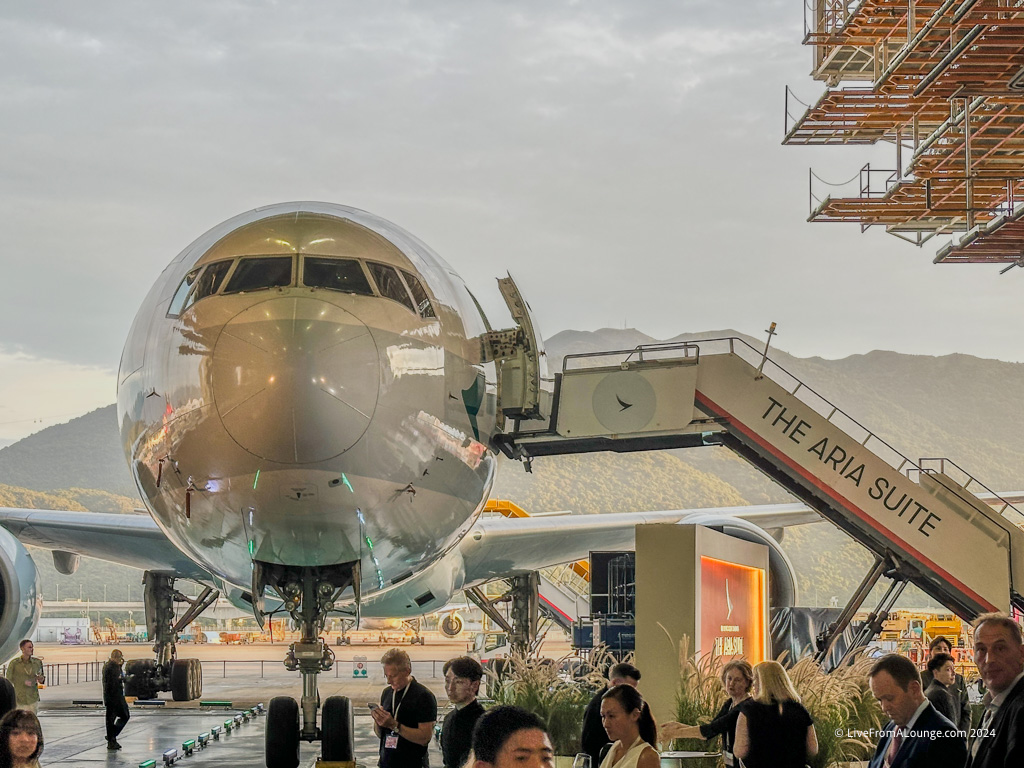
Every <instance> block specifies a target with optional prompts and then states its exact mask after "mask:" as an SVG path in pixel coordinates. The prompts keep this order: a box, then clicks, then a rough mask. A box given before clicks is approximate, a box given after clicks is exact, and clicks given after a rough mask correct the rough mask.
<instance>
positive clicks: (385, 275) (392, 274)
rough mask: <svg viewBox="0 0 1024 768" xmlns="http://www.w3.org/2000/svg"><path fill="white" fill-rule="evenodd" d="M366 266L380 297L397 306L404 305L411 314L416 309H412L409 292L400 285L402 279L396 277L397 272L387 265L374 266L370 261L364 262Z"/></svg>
mask: <svg viewBox="0 0 1024 768" xmlns="http://www.w3.org/2000/svg"><path fill="white" fill-rule="evenodd" d="M366 266H367V267H368V268H369V270H370V274H371V275H373V279H374V281H375V282H376V283H377V290H378V291H380V295H381V296H384V297H385V298H388V299H393V300H394V301H397V302H398V303H399V304H404V305H405V306H407V307H408V308H409V309H411V310H412V311H413V312H415V311H416V308H415V307H413V304H412V299H410V298H409V292H408V291H407V290H405V286H404V285H403V284H402V278H400V277H399V276H398V270H397V269H395V268H394V267H392V266H391V265H389V264H375V263H374V262H372V261H368V262H366Z"/></svg>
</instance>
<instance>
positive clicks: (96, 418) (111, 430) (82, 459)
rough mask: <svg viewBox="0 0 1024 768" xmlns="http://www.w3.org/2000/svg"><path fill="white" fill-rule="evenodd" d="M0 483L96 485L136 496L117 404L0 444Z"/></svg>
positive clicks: (41, 488)
mask: <svg viewBox="0 0 1024 768" xmlns="http://www.w3.org/2000/svg"><path fill="white" fill-rule="evenodd" d="M0 483H6V484H7V485H14V486H18V487H20V488H31V489H32V490H35V491H54V490H59V489H61V488H98V489H100V490H103V491H109V492H110V493H116V494H119V495H121V496H130V497H135V495H136V493H137V492H136V490H135V483H134V482H133V481H132V478H131V475H129V473H128V469H127V466H126V464H125V460H124V453H123V452H122V450H121V438H120V437H119V436H118V431H117V408H116V407H115V406H113V405H108V406H107V407H106V408H98V409H97V410H95V411H92V412H91V413H87V414H85V415H84V416H79V417H78V418H77V419H72V420H71V421H69V422H67V423H66V424H56V425H54V426H52V427H47V428H46V429H43V430H40V431H39V432H36V433H35V434H34V435H29V436H28V437H26V438H25V439H24V440H19V441H18V442H16V443H14V444H13V445H9V446H7V447H6V448H2V449H0ZM136 506H138V505H136Z"/></svg>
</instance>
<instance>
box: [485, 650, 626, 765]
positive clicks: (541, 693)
mask: <svg viewBox="0 0 1024 768" xmlns="http://www.w3.org/2000/svg"><path fill="white" fill-rule="evenodd" d="M624 660H626V659H624ZM562 661H564V660H563V659H560V660H558V661H553V660H551V659H538V658H533V657H530V656H527V655H524V654H521V653H513V654H511V655H510V656H509V657H508V658H507V659H506V660H505V665H504V668H503V670H502V673H501V675H500V677H499V676H497V675H495V674H494V673H493V672H491V671H490V670H488V671H487V672H488V675H490V677H491V686H492V688H493V690H494V703H495V704H514V705H515V706H517V707H522V708H523V709H526V710H528V711H530V712H533V713H534V714H535V715H537V716H538V717H539V718H540V719H541V720H543V721H544V723H545V724H546V726H547V730H548V735H549V736H550V737H551V743H552V746H554V748H555V754H556V755H574V754H576V753H577V752H579V751H580V749H581V747H580V736H581V735H582V732H583V712H584V710H585V709H586V708H587V704H588V703H589V702H590V699H591V698H592V697H593V696H594V694H595V693H596V692H597V691H599V690H600V689H601V687H602V686H603V685H604V684H605V670H606V669H607V667H608V665H610V664H615V663H616V662H617V661H618V660H617V659H616V658H615V657H614V656H612V655H611V654H610V653H608V652H607V650H603V649H596V650H595V651H594V652H593V653H592V654H591V656H590V659H589V660H588V661H586V662H581V663H579V664H578V666H577V668H576V671H575V673H574V674H573V676H572V678H571V679H564V673H562V671H561V668H562V664H561V662H562ZM574 661H575V660H574Z"/></svg>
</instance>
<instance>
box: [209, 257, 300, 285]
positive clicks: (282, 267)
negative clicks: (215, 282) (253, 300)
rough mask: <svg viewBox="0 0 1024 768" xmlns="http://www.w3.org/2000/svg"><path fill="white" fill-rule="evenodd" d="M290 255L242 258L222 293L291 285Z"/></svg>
mask: <svg viewBox="0 0 1024 768" xmlns="http://www.w3.org/2000/svg"><path fill="white" fill-rule="evenodd" d="M291 282H292V257H291V256H263V257H258V258H248V259H242V260H241V261H239V262H238V266H237V267H235V271H234V273H233V274H232V275H231V279H230V280H229V281H228V287H227V288H225V289H224V293H239V292H241V291H259V290H263V289H266V288H280V287H283V286H286V285H291Z"/></svg>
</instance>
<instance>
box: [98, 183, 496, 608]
mask: <svg viewBox="0 0 1024 768" xmlns="http://www.w3.org/2000/svg"><path fill="white" fill-rule="evenodd" d="M399 275H401V277H399ZM416 283H418V284H419V285H418V286H417V285H415V284H416ZM486 329H487V327H486V320H485V319H484V317H483V315H482V312H481V311H480V309H479V307H478V305H477V303H476V301H475V300H474V299H473V297H472V296H471V295H470V293H469V291H468V289H467V288H466V286H465V284H464V283H463V282H462V280H461V279H460V278H459V277H458V276H457V275H456V274H455V273H454V271H453V270H452V269H451V268H450V267H449V266H448V265H447V264H445V263H444V261H443V260H441V259H440V258H439V257H438V256H437V255H435V254H434V253H433V252H432V251H431V250H430V249H429V248H427V247H426V246H425V245H424V244H422V243H421V242H419V241H418V240H416V239H415V238H414V237H413V236H411V235H409V234H408V233H406V232H404V231H403V230H401V229H400V228H398V227H396V226H395V225H393V224H390V223H389V222H386V221H384V220H382V219H379V218H377V217H375V216H372V215H370V214H368V213H366V212H363V211H358V210H355V209H350V208H344V207H342V206H336V205H329V204H323V203H286V204H281V205H275V206H271V207H268V208H263V209H258V210H256V211H252V212H250V213H247V214H243V215H241V216H238V217H235V218H234V219H230V220H229V221H227V222H225V223H224V224H222V225H220V226H218V227H216V228H214V229H213V230H211V231H210V232H208V233H206V234H205V235H203V236H202V237H200V238H199V239H198V240H196V241H195V242H194V243H192V245H190V246H189V247H188V248H186V249H185V250H184V251H183V252H182V253H181V254H180V255H179V256H178V257H177V258H175V259H174V260H173V261H172V262H171V263H170V265H168V267H167V268H166V269H165V270H164V272H163V274H162V275H161V276H160V278H159V279H158V280H157V282H156V284H155V285H154V286H153V288H152V290H151V291H150V293H149V295H148V296H147V298H146V299H145V301H144V302H143V304H142V306H141V308H140V309H139V312H138V314H137V316H136V318H135V321H134V324H133V326H132V329H131V332H130V334H129V337H128V341H127V343H126V345H125V351H124V354H123V356H122V360H121V369H120V373H119V378H118V382H119V387H118V418H119V423H120V428H121V438H122V443H123V447H124V451H125V455H126V457H127V458H128V461H129V464H130V468H131V472H132V474H133V476H134V477H135V480H136V483H137V484H138V487H139V490H140V492H141V494H142V497H143V499H144V500H145V503H146V505H147V507H148V508H149V511H150V513H151V514H152V515H153V517H154V519H155V520H156V522H157V523H158V525H159V526H160V527H161V528H162V529H163V531H164V532H165V533H166V535H167V536H168V538H169V539H170V540H171V541H172V542H173V543H174V544H175V545H176V546H177V547H178V548H180V549H181V550H182V551H183V552H184V553H185V554H187V555H188V556H189V557H190V558H192V559H193V560H195V561H196V562H197V563H199V564H200V565H202V566H203V567H204V568H206V569H208V570H209V571H210V572H211V573H212V574H214V575H215V577H217V578H218V579H220V580H223V581H224V582H227V583H229V584H232V585H235V586H237V587H240V588H246V587H248V586H249V585H250V583H251V580H252V574H253V570H254V565H253V564H254V562H255V563H263V564H281V565H286V566H313V567H318V566H331V565H335V564H340V563H359V566H358V568H357V569H356V574H357V575H358V579H359V588H360V593H361V595H362V596H363V597H370V596H372V595H375V594H376V595H378V596H381V593H386V592H387V591H388V590H392V589H394V587H395V586H396V585H400V584H401V583H402V582H403V581H404V580H405V579H407V578H409V577H411V576H412V575H413V574H417V573H419V572H420V571H423V570H424V569H426V568H428V566H430V565H431V564H432V563H435V562H437V561H439V560H440V559H441V558H442V556H443V555H444V554H445V553H446V552H448V551H450V550H451V549H452V548H453V547H454V546H455V545H456V544H457V542H458V540H459V539H460V537H461V536H463V535H464V534H465V533H466V531H468V530H469V528H470V527H471V525H472V523H473V521H474V520H475V518H476V516H477V515H478V514H479V512H480V510H481V508H482V505H483V503H484V501H485V500H486V498H487V495H488V492H489V489H490V486H491V483H492V481H493V478H494V471H495V459H494V455H493V454H492V453H491V451H490V450H489V449H488V447H487V446H488V445H489V443H490V439H491V436H492V434H493V432H494V430H495V398H494V390H493V378H494V370H493V365H492V364H489V363H485V362H484V358H483V346H482V344H481V338H480V337H481V334H482V333H483V332H484V331H485V330H486ZM457 576H458V575H457V574H455V573H451V574H449V575H448V576H446V577H445V578H446V579H452V580H455V579H457ZM346 594H347V595H348V597H349V598H350V597H352V596H353V594H354V593H353V591H352V590H351V589H350V590H348V592H346ZM412 597H413V598H415V596H412ZM436 598H437V599H436V600H427V601H425V602H424V604H423V605H417V606H416V611H417V612H418V611H419V610H421V609H422V610H424V611H426V610H433V609H434V608H435V607H436V603H438V602H440V603H441V604H443V602H444V601H446V600H447V598H448V595H447V594H438V595H437V596H436Z"/></svg>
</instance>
